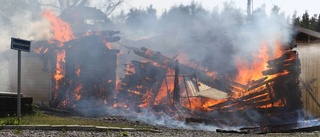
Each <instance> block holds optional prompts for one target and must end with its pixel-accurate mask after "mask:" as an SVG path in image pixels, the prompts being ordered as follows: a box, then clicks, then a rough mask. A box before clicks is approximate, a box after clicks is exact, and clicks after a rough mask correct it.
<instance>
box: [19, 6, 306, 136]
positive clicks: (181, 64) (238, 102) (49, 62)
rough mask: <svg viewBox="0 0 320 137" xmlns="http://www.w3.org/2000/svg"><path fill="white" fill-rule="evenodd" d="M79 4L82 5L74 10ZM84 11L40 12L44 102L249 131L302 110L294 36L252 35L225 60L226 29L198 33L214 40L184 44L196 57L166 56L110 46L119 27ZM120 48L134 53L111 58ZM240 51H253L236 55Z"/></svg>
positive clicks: (295, 117)
mask: <svg viewBox="0 0 320 137" xmlns="http://www.w3.org/2000/svg"><path fill="white" fill-rule="evenodd" d="M83 9H85V10H87V11H88V12H85V14H84V13H82V12H77V11H78V10H80V11H82V10H83ZM91 12H92V13H93V14H95V13H97V12H98V11H97V9H94V8H88V7H72V8H71V9H67V10H65V11H64V12H62V15H61V16H60V17H57V16H54V15H53V14H52V12H50V11H44V13H43V16H44V17H45V18H46V19H47V20H48V21H49V22H50V25H51V29H52V32H53V37H52V39H49V40H45V41H33V42H32V43H33V45H32V47H33V51H34V54H32V56H33V57H34V56H37V57H39V58H40V59H41V63H42V67H41V73H45V75H46V76H48V77H46V78H48V79H50V80H49V81H48V82H47V83H46V84H48V83H49V85H46V86H47V87H49V88H47V89H46V91H49V93H50V95H49V96H50V99H49V102H50V106H51V107H54V108H59V109H66V110H71V111H79V112H81V113H83V114H84V115H87V114H88V113H89V112H94V113H98V112H99V114H102V115H104V114H110V113H111V114H120V113H121V114H124V115H128V114H130V115H131V114H137V117H138V115H139V114H140V113H144V112H146V111H148V112H151V113H152V114H153V115H156V116H161V115H165V116H169V117H170V118H172V119H175V120H180V121H183V122H187V123H204V124H208V125H211V126H215V127H218V128H221V129H224V128H225V127H245V128H247V127H250V128H251V130H254V131H256V132H259V131H260V130H261V131H266V130H263V129H264V128H266V127H272V126H277V125H279V123H280V124H295V122H297V121H299V120H301V118H303V117H304V116H303V115H304V113H303V111H302V106H303V102H302V101H301V90H300V87H299V84H300V79H299V77H300V73H301V63H300V58H299V54H298V52H297V51H295V49H294V48H295V47H296V45H295V43H289V42H288V41H280V40H279V41H280V42H278V41H272V42H270V43H271V44H270V43H267V42H264V41H263V40H261V41H262V42H261V41H260V40H257V41H258V42H256V43H254V44H257V45H258V46H256V49H255V50H256V51H257V52H255V54H254V55H252V54H251V53H250V55H249V53H248V54H245V55H241V56H240V55H239V57H236V55H234V56H233V57H232V58H233V59H229V60H228V59H225V58H231V57H230V56H231V55H230V54H233V53H234V52H236V50H234V49H233V48H234V47H233V46H232V45H233V44H234V43H232V42H231V41H230V39H228V38H226V37H227V36H226V34H223V35H218V34H216V35H213V36H212V35H210V36H209V37H208V36H200V37H201V38H199V39H197V40H199V41H206V42H208V43H211V42H213V41H219V42H220V43H218V44H217V45H215V46H211V45H210V46H207V45H205V44H207V43H205V44H202V45H201V46H199V50H202V51H201V52H199V51H198V50H192V49H191V48H189V47H190V45H191V44H190V45H187V48H186V49H187V50H185V51H186V55H194V54H189V53H197V54H198V53H203V56H204V57H203V58H201V59H202V60H200V61H198V62H196V61H195V62H196V63H194V62H192V61H190V60H189V57H188V56H183V55H181V54H180V55H177V56H166V55H165V54H163V53H161V52H160V51H155V50H153V49H152V48H149V47H143V46H140V47H139V48H138V47H136V46H131V45H130V43H129V44H128V45H127V44H123V42H121V43H118V44H119V45H120V46H118V47H117V48H114V47H112V46H111V44H112V43H114V42H119V40H120V37H119V36H117V35H118V34H119V32H118V31H112V30H104V29H103V28H102V27H103V26H104V25H98V27H95V26H96V25H95V24H96V23H98V24H100V23H106V22H108V19H107V17H105V16H102V14H101V13H100V12H98V13H99V14H98V15H99V16H98V18H92V16H90V14H89V13H91ZM100 15H101V16H100ZM70 16H71V17H70ZM94 17H97V16H94ZM101 26H102V27H101ZM74 30H76V31H74ZM206 34H207V33H206ZM232 36H233V35H232ZM241 38H242V37H238V39H241ZM272 40H273V39H272ZM168 41H170V40H168ZM169 44H170V43H169ZM199 45H200V44H199ZM269 45H272V48H271V49H270V46H269ZM119 49H122V50H124V49H125V50H129V51H132V52H133V53H134V56H139V57H140V60H131V61H129V62H127V63H125V64H118V59H119V53H121V52H123V51H120V50H119ZM203 49H204V50H203ZM181 51H182V52H183V50H181ZM239 51H240V49H239ZM204 53H205V54H204ZM243 56H252V58H249V59H247V58H246V59H247V60H246V59H241V58H240V57H243ZM190 58H192V57H190ZM239 58H240V59H239ZM199 62H200V63H199ZM122 65H124V68H125V69H124V76H123V77H121V78H119V76H118V71H117V70H118V69H119V66H122ZM38 68H39V66H38ZM37 71H40V69H37ZM39 83H42V82H39ZM23 92H24V91H23Z"/></svg>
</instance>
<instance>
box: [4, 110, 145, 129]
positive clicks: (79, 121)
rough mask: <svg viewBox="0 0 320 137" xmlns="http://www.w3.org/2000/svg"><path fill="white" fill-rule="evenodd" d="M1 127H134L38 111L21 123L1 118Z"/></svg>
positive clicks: (10, 117)
mask: <svg viewBox="0 0 320 137" xmlns="http://www.w3.org/2000/svg"><path fill="white" fill-rule="evenodd" d="M0 125H94V126H106V127H120V128H126V127H132V125H129V124H128V125H126V124H123V123H106V122H103V121H99V120H91V119H83V118H75V117H70V116H66V117H62V116H56V115H49V114H44V113H41V112H40V111H36V112H35V113H33V114H28V115H23V116H22V118H21V121H20V122H19V121H18V119H17V118H16V116H9V115H8V116H6V117H0ZM136 128H151V127H149V126H137V127H136Z"/></svg>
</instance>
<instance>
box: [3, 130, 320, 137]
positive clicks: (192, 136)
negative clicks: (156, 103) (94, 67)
mask: <svg viewBox="0 0 320 137" xmlns="http://www.w3.org/2000/svg"><path fill="white" fill-rule="evenodd" d="M0 136H1V137H106V136H107V137H121V136H129V137H130V136H131V137H161V136H166V137H209V136H230V137H241V136H242V137H257V136H258V137H259V136H261V137H279V136H283V137H292V136H295V137H319V136H320V132H318V131H316V132H310V133H269V134H237V133H215V132H206V131H193V130H174V129H166V130H162V131H161V132H160V133H154V132H140V131H135V132H126V131H107V132H85V131H41V130H1V131H0Z"/></svg>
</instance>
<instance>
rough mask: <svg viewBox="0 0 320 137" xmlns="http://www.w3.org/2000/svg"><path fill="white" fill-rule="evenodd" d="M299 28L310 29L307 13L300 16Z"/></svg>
mask: <svg viewBox="0 0 320 137" xmlns="http://www.w3.org/2000/svg"><path fill="white" fill-rule="evenodd" d="M300 26H301V27H304V28H309V27H310V20H309V14H308V12H307V11H305V13H304V14H303V15H302V20H301V22H300Z"/></svg>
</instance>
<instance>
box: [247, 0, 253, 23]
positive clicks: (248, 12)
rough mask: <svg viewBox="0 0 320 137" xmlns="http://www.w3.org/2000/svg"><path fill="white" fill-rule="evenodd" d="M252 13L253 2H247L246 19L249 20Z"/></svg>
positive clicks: (251, 0) (249, 0)
mask: <svg viewBox="0 0 320 137" xmlns="http://www.w3.org/2000/svg"><path fill="white" fill-rule="evenodd" d="M252 11H253V0H247V17H248V19H250V17H251V15H252Z"/></svg>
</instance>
